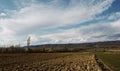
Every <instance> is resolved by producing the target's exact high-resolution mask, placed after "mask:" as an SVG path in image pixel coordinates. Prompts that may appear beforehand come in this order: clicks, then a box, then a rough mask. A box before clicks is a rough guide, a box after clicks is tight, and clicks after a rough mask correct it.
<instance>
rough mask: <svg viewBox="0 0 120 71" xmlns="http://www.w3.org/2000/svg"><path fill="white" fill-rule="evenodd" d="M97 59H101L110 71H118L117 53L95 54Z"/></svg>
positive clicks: (119, 62) (119, 67) (119, 68)
mask: <svg viewBox="0 0 120 71" xmlns="http://www.w3.org/2000/svg"><path fill="white" fill-rule="evenodd" d="M97 56H98V58H99V59H101V60H102V61H103V62H104V63H105V64H106V65H107V66H108V67H109V68H110V69H111V70H113V71H120V54H118V52H117V53H116V54H115V52H114V53H113V52H112V53H110V52H109V53H108V52H107V53H97Z"/></svg>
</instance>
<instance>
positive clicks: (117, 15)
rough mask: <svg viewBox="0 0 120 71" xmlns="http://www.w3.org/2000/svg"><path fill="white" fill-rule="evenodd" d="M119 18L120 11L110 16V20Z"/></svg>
mask: <svg viewBox="0 0 120 71" xmlns="http://www.w3.org/2000/svg"><path fill="white" fill-rule="evenodd" d="M117 19H120V12H116V13H113V14H111V15H110V16H109V17H108V20H117Z"/></svg>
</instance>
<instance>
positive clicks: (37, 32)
mask: <svg viewBox="0 0 120 71" xmlns="http://www.w3.org/2000/svg"><path fill="white" fill-rule="evenodd" d="M29 36H30V37H31V45H37V44H64V43H86V42H98V41H114V40H120V0H0V46H5V45H16V44H19V43H20V44H21V45H22V46H25V45H26V40H27V38H28V37H29Z"/></svg>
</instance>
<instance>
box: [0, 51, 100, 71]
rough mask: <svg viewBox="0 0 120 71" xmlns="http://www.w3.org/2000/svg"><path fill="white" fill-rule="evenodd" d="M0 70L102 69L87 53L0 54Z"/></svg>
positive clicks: (79, 70)
mask: <svg viewBox="0 0 120 71" xmlns="http://www.w3.org/2000/svg"><path fill="white" fill-rule="evenodd" d="M0 71H102V70H101V68H100V66H99V65H98V63H97V62H96V60H95V57H94V55H93V54H89V53H28V54H27V53H26V54H0Z"/></svg>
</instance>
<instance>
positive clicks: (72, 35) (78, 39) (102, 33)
mask: <svg viewBox="0 0 120 71" xmlns="http://www.w3.org/2000/svg"><path fill="white" fill-rule="evenodd" d="M119 22H120V20H118V21H116V22H111V23H107V24H105V23H99V24H94V25H93V24H92V25H89V26H83V27H81V28H75V29H70V30H64V31H62V32H59V33H55V34H49V35H48V34H47V35H44V36H40V37H39V38H42V39H44V40H46V39H49V40H50V42H47V41H45V42H43V43H83V42H96V41H107V40H118V38H119V39H120V36H117V37H113V38H116V39H113V38H112V37H111V36H114V35H116V34H120V31H119V30H120V24H119ZM109 37H111V39H109Z"/></svg>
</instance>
